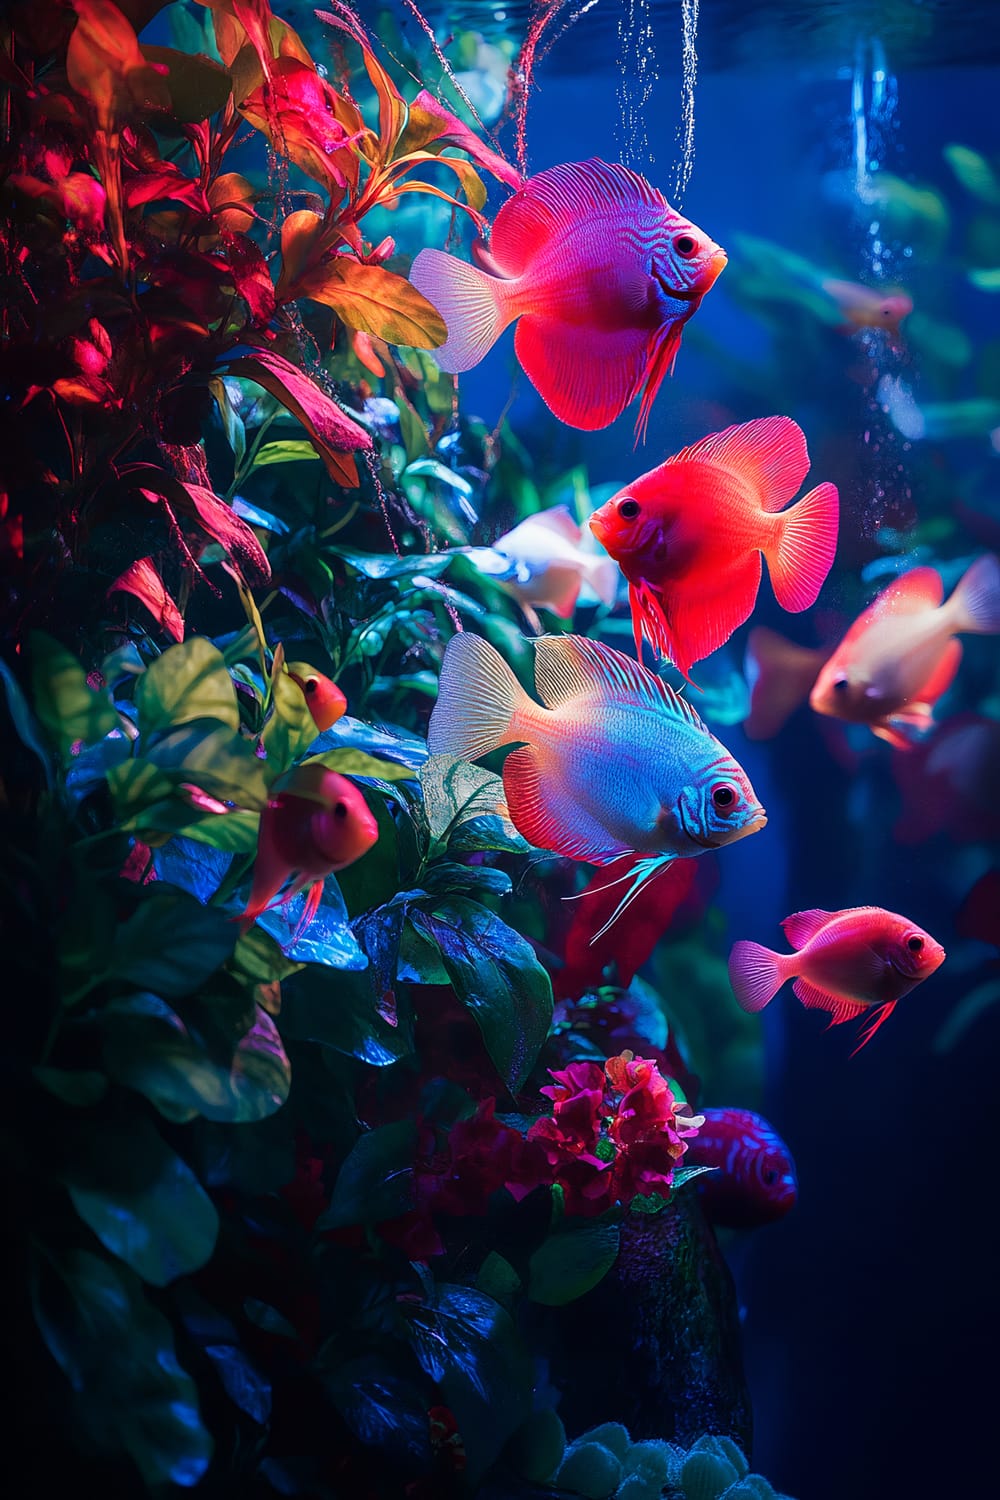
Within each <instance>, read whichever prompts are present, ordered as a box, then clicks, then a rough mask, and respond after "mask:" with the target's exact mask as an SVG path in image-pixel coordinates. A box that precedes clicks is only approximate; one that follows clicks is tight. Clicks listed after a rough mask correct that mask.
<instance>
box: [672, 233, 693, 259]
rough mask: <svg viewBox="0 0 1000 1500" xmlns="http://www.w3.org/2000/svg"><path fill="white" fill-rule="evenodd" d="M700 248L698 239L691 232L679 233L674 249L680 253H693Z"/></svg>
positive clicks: (686, 254) (685, 254)
mask: <svg viewBox="0 0 1000 1500" xmlns="http://www.w3.org/2000/svg"><path fill="white" fill-rule="evenodd" d="M697 248H698V241H697V240H696V239H695V238H694V236H693V235H690V234H679V235H678V236H677V238H676V239H675V240H674V249H675V250H676V251H677V254H678V255H684V256H688V255H693V254H694V252H695V251H696V250H697Z"/></svg>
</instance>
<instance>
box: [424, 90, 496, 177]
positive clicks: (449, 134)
mask: <svg viewBox="0 0 1000 1500" xmlns="http://www.w3.org/2000/svg"><path fill="white" fill-rule="evenodd" d="M435 141H440V143H441V146H440V148H439V149H441V150H443V149H444V147H445V146H457V147H458V148H459V150H460V151H465V152H466V153H467V154H468V155H469V156H471V157H472V160H473V161H474V162H476V163H477V165H478V166H480V167H484V168H485V169H486V171H487V172H490V173H491V174H492V175H493V176H494V177H496V178H497V179H498V180H499V181H500V182H505V183H506V184H507V186H508V187H512V188H514V189H517V188H519V187H522V186H523V184H524V178H523V177H522V176H521V174H520V172H519V171H518V170H517V168H516V167H514V166H512V165H511V164H510V162H509V161H507V160H506V159H505V158H504V157H502V156H500V155H499V154H498V153H497V152H496V151H493V150H491V149H490V147H489V146H487V145H485V144H484V142H483V141H481V140H480V139H479V137H478V135H476V134H475V132H474V131H472V130H470V129H469V127H468V125H463V123H462V121H461V120H460V119H459V118H458V116H457V115H453V114H452V113H451V111H450V110H448V109H445V107H444V105H443V104H439V103H438V101H437V100H436V99H435V98H434V95H433V94H429V93H428V92H427V90H426V89H421V90H420V93H419V94H418V95H417V97H416V98H415V99H414V101H413V103H412V104H411V105H410V116H409V120H408V122H407V126H406V130H405V131H404V133H403V136H402V139H401V140H400V142H399V149H400V154H401V155H405V154H406V153H408V152H410V151H420V150H422V149H424V148H426V147H427V146H429V145H431V144H432V143H433V142H435ZM435 154H437V153H435Z"/></svg>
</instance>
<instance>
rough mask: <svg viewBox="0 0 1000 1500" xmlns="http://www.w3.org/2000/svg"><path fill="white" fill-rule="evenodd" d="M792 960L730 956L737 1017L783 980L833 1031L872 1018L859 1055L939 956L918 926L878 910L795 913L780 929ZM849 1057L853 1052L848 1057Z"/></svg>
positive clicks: (754, 953) (737, 951)
mask: <svg viewBox="0 0 1000 1500" xmlns="http://www.w3.org/2000/svg"><path fill="white" fill-rule="evenodd" d="M781 926H782V929H783V930H784V933H785V936H786V937H787V938H788V941H789V942H790V943H791V944H792V945H793V946H794V947H795V948H796V949H797V951H796V952H795V953H773V952H772V951H771V949H770V948H763V947H761V945H760V943H747V942H740V943H736V944H734V946H733V951H732V952H731V953H730V955H729V981H730V983H731V984H732V987H733V993H734V994H735V996H736V999H737V1000H738V1001H739V1003H740V1005H741V1006H742V1007H743V1009H744V1010H746V1011H750V1012H751V1013H752V1012H755V1011H759V1010H763V1009H764V1006H765V1005H767V1004H768V1003H769V1001H771V1000H772V999H773V998H774V996H775V995H776V994H777V992H778V990H780V988H781V986H782V985H783V984H784V983H785V981H786V980H787V979H794V980H795V983H794V985H793V986H792V988H793V989H794V991H795V993H796V995H797V996H798V997H799V999H800V1000H801V1001H802V1004H803V1005H805V1006H806V1007H807V1008H808V1009H810V1010H825V1011H829V1013H830V1025H831V1026H839V1025H840V1024H841V1023H842V1022H844V1021H851V1020H853V1019H854V1017H855V1016H862V1015H864V1014H865V1012H866V1011H870V1012H871V1014H870V1016H869V1019H868V1021H867V1023H866V1025H865V1026H864V1027H863V1028H862V1030H861V1032H860V1037H861V1040H860V1042H859V1044H858V1046H857V1047H856V1048H855V1051H856V1052H858V1051H860V1050H861V1048H862V1047H863V1046H864V1045H865V1043H866V1042H868V1041H870V1040H871V1038H872V1037H873V1036H874V1035H875V1033H876V1031H877V1030H878V1028H879V1027H880V1026H881V1025H882V1023H883V1021H886V1020H887V1019H888V1018H889V1016H890V1015H891V1014H892V1012H893V1011H894V1010H895V1008H896V1005H897V1002H898V1001H899V1000H901V999H902V997H903V996H904V995H908V994H909V992H910V990H912V989H913V988H914V987H915V986H916V985H918V984H920V982H921V980H924V979H926V978H927V977H928V976H929V975H931V974H933V973H934V970H935V969H937V968H939V967H940V966H941V964H943V963H944V958H945V953H944V949H943V948H942V947H941V944H940V943H938V942H935V940H934V938H932V937H931V936H930V934H929V933H927V932H924V930H923V928H922V927H917V926H916V925H915V924H914V923H913V922H911V921H909V920H908V919H907V918H906V917H901V916H898V915H897V914H896V913H895V912H891V911H885V910H883V908H882V907H881V906H852V907H848V908H847V909H846V910H845V911H821V910H819V909H818V908H817V909H815V910H813V911H799V912H795V913H794V914H793V915H792V916H790V917H786V918H785V920H784V921H783V922H782V924H781ZM851 1055H852V1056H853V1055H854V1054H853V1053H852V1054H851Z"/></svg>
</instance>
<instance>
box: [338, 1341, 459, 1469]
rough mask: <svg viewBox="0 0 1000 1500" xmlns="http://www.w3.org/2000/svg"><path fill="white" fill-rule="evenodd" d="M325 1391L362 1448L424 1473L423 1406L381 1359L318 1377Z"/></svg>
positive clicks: (427, 1460) (413, 1388)
mask: <svg viewBox="0 0 1000 1500" xmlns="http://www.w3.org/2000/svg"><path fill="white" fill-rule="evenodd" d="M321 1379H322V1383H323V1389H324V1391H325V1392H326V1394H327V1395H328V1396H329V1398H330V1400H331V1401H332V1402H333V1404H334V1406H335V1407H336V1408H337V1410H338V1412H339V1413H340V1415H341V1416H342V1417H343V1419H344V1421H345V1422H346V1424H347V1426H348V1427H349V1428H350V1429H351V1431H352V1432H353V1433H354V1435H355V1437H356V1438H358V1439H359V1440H360V1441H361V1442H362V1443H365V1444H366V1445H367V1446H368V1447H369V1448H370V1449H375V1450H376V1451H377V1452H378V1453H379V1454H381V1455H383V1456H388V1457H389V1458H390V1460H394V1461H395V1462H397V1463H401V1464H404V1465H406V1466H407V1468H408V1471H412V1472H416V1473H424V1472H426V1471H427V1470H428V1469H429V1468H430V1466H431V1461H432V1454H431V1448H430V1429H429V1423H428V1419H427V1400H426V1397H425V1395H424V1393H423V1391H421V1390H420V1389H419V1388H418V1387H417V1385H416V1384H415V1383H414V1382H413V1381H411V1380H406V1379H404V1378H403V1377H401V1376H400V1375H398V1374H397V1373H396V1372H395V1371H394V1370H393V1369H392V1368H391V1367H390V1366H389V1365H388V1362H387V1361H386V1359H385V1357H384V1356H379V1355H377V1354H364V1355H361V1356H360V1357H358V1358H356V1359H349V1360H346V1361H345V1362H344V1363H343V1364H340V1365H338V1366H337V1367H336V1369H334V1370H333V1371H331V1372H329V1373H327V1372H326V1371H323V1372H322V1374H321Z"/></svg>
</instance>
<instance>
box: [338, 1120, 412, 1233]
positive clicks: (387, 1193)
mask: <svg viewBox="0 0 1000 1500" xmlns="http://www.w3.org/2000/svg"><path fill="white" fill-rule="evenodd" d="M416 1146H417V1127H416V1125H415V1124H414V1122H413V1121H412V1120H397V1121H395V1122H394V1123H393V1124H391V1125H379V1126H377V1127H376V1129H374V1130H369V1131H366V1132H365V1134H364V1135H361V1136H359V1137H358V1139H357V1141H356V1142H355V1144H354V1148H353V1150H352V1151H351V1152H350V1155H349V1156H348V1157H347V1159H346V1160H345V1161H344V1163H343V1165H342V1166H341V1168H340V1171H339V1172H338V1173H337V1181H336V1183H335V1184H334V1189H333V1197H332V1198H331V1200H330V1206H329V1208H328V1209H327V1210H326V1212H325V1213H324V1214H323V1215H322V1216H321V1217H320V1218H319V1219H318V1220H317V1226H316V1227H317V1228H318V1229H343V1228H346V1227H347V1226H348V1225H351V1224H378V1223H380V1222H381V1221H382V1220H383V1219H395V1218H397V1217H398V1216H399V1215H400V1214H403V1213H406V1211H407V1209H409V1208H410V1207H411V1206H412V1193H413V1159H414V1154H415V1152H416Z"/></svg>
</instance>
